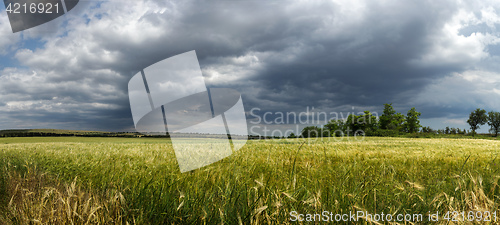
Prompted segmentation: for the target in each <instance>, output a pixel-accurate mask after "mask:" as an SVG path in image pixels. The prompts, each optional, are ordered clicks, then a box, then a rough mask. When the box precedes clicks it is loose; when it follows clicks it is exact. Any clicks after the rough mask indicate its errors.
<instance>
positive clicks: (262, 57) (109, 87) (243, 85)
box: [0, 1, 495, 129]
mask: <svg viewBox="0 0 500 225" xmlns="http://www.w3.org/2000/svg"><path fill="white" fill-rule="evenodd" d="M347 3H349V2H345V3H342V4H340V3H335V2H326V1H318V2H298V1H271V2H269V1H237V2H228V1H211V2H204V1H200V2H197V1H194V2H193V1H190V2H156V1H140V2H136V1H130V2H112V1H111V2H105V3H102V4H101V6H100V7H97V8H93V9H92V10H91V11H89V10H85V8H84V6H86V7H92V6H93V5H92V3H87V5H84V4H81V5H80V4H79V5H78V6H77V7H76V8H75V10H73V11H72V12H75V13H74V14H73V15H71V14H68V16H67V19H68V25H67V26H65V27H63V26H62V25H61V26H62V29H64V32H60V33H58V34H54V33H52V34H45V35H46V36H43V34H40V35H42V36H43V38H44V39H46V40H47V44H46V45H45V46H44V48H42V49H37V50H34V52H30V51H26V50H22V51H19V52H18V53H17V54H16V55H15V56H16V58H17V59H18V60H19V61H20V62H21V63H22V64H23V65H24V66H27V67H29V68H30V70H34V71H37V72H38V73H39V74H41V75H43V79H39V80H31V81H30V80H28V81H23V82H17V83H16V82H15V81H9V82H7V83H3V85H2V84H0V85H2V87H4V88H5V89H4V90H5V91H3V92H1V95H0V101H4V102H5V101H7V100H10V101H13V100H18V101H27V100H46V101H48V102H51V103H48V104H56V103H57V100H51V99H53V97H58V98H59V99H66V101H67V102H68V104H69V103H70V102H71V103H85V104H90V103H99V104H109V105H113V106H115V107H114V108H113V109H112V110H111V109H103V108H98V107H92V106H87V107H89V108H88V109H87V110H84V111H72V112H73V113H74V114H76V115H79V116H77V118H78V121H81V123H82V124H83V123H86V126H87V127H89V128H91V127H95V128H96V129H106V127H109V128H111V127H113V128H119V129H124V128H127V127H132V126H133V122H132V117H131V114H130V109H129V105H128V104H129V103H128V97H127V83H128V80H129V79H130V78H131V77H132V76H133V75H134V74H136V73H137V72H138V71H139V70H140V69H142V68H146V67H148V66H149V65H151V64H153V63H155V62H157V61H160V60H162V59H165V58H167V57H171V56H174V55H177V54H180V53H184V52H187V51H191V50H196V52H197V55H198V58H199V60H200V65H201V67H202V69H203V70H204V71H206V73H205V74H204V76H205V77H206V78H207V80H206V82H207V84H208V85H209V86H211V87H231V88H235V89H237V90H238V91H240V92H241V93H242V96H243V102H244V104H245V108H246V109H250V108H252V107H260V108H262V110H263V111H278V110H281V111H296V110H303V109H304V108H305V107H307V106H315V107H317V108H321V109H323V110H349V109H350V107H351V106H356V107H357V108H365V109H372V110H380V109H381V107H382V104H383V103H388V102H393V103H394V104H395V105H399V106H400V107H402V108H405V107H407V106H409V105H410V104H413V103H418V104H417V105H413V106H416V107H417V108H418V107H419V106H420V107H421V108H422V111H423V113H424V115H427V116H443V115H447V114H450V113H453V112H452V111H453V110H455V109H453V108H451V110H450V108H442V110H436V108H435V107H434V106H427V105H426V104H428V103H425V102H422V101H416V100H415V96H417V95H418V94H419V93H421V92H422V91H425V90H426V89H425V88H426V87H428V86H429V85H431V84H432V83H433V81H435V80H437V79H442V78H443V77H446V76H449V75H450V74H453V73H460V72H463V71H465V70H468V69H471V68H474V67H476V66H478V64H477V63H478V61H480V63H485V62H486V61H488V60H491V58H487V59H479V58H480V57H479V56H476V55H474V54H469V52H467V51H468V50H465V49H464V50H461V49H457V48H455V46H453V43H451V44H449V45H451V46H448V48H450V49H452V50H454V51H456V52H452V53H450V54H451V55H450V56H440V55H439V54H438V56H436V57H437V59H436V60H430V62H431V63H429V60H428V59H427V58H426V57H429V55H430V56H432V57H434V56H435V55H436V54H434V53H435V51H436V45H437V46H438V47H439V45H440V43H441V42H443V43H445V44H446V41H447V40H446V39H444V40H442V39H440V38H445V37H446V33H444V32H445V31H443V27H444V25H445V24H446V23H447V22H449V21H450V20H451V19H452V18H453V16H455V15H456V14H457V12H458V11H459V9H460V8H461V7H464V6H463V5H460V4H457V3H455V2H448V1H445V2H423V1H420V2H411V3H410V2H399V1H389V2H385V3H379V2H373V1H368V2H367V3H364V5H360V6H359V7H360V8H359V9H356V7H358V5H356V4H355V3H350V5H346V4H347ZM130 6H134V7H135V8H131V7H130ZM133 9H135V10H133ZM473 11H474V12H477V11H478V9H474V10H473ZM119 17H120V18H119ZM87 19H88V21H87ZM70 25H71V26H70ZM471 29H473V28H471ZM474 29H476V28H474ZM477 29H479V28H477ZM462 32H463V33H467V32H472V31H466V30H462ZM61 33H63V34H61ZM50 35H53V36H50ZM440 41H441V42H440ZM443 45H444V44H443ZM445 47H446V46H445ZM488 49H489V51H490V52H494V51H495V50H494V47H488ZM447 50H448V49H447ZM474 50H475V51H481V50H482V49H480V48H479V47H477V48H475V49H474ZM485 51H486V50H485ZM438 53H439V52H438ZM238 57H241V58H242V60H243V61H242V62H239V61H238V60H236V59H237V58H238ZM245 57H246V58H245ZM254 58H255V60H254ZM450 58H452V59H454V60H451V61H450ZM247 59H249V60H247ZM250 59H251V60H250ZM245 60H246V61H245ZM426 60H427V61H426ZM481 60H482V61H481ZM492 63H493V61H492V62H490V63H485V64H486V65H484V66H483V67H484V68H486V67H488V66H490V67H491V65H492ZM209 70H210V71H215V72H219V73H221V74H220V76H221V77H222V78H217V75H213V74H209V72H210V71H209ZM28 74H29V73H28ZM214 74H215V73H214ZM2 76H6V75H5V73H4V74H3V75H2ZM443 85H446V84H443ZM445 88H446V87H445ZM13 93H16V96H17V97H16V96H11V95H12V94H13ZM9 94H11V95H9ZM422 98H423V97H422ZM60 107H64V106H60ZM453 107H461V106H458V104H456V105H454V106H453ZM438 111H439V112H442V113H437V112H438ZM22 112H23V111H18V112H16V114H15V115H14V114H9V115H10V116H11V117H16V118H20V117H22V116H23V113H22ZM24 113H26V114H27V112H24ZM40 113H41V115H43V116H42V117H26V118H23V119H27V120H30V119H29V118H31V120H33V121H41V120H43V121H48V117H50V118H52V121H54V123H56V122H57V121H59V122H61V121H63V120H62V119H58V118H64V117H62V116H61V115H56V114H53V113H48V112H43V111H41V112H40ZM111 115H113V116H111ZM45 117H47V118H45ZM71 118H72V119H75V118H73V117H71ZM103 118H105V119H103ZM65 121H66V120H65ZM131 125H132V126H131Z"/></svg>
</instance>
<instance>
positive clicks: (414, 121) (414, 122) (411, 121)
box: [405, 107, 422, 133]
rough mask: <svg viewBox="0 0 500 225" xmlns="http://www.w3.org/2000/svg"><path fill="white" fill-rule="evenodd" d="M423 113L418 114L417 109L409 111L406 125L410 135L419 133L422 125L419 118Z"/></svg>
mask: <svg viewBox="0 0 500 225" xmlns="http://www.w3.org/2000/svg"><path fill="white" fill-rule="evenodd" d="M420 115H422V113H420V112H417V110H416V109H415V107H413V108H411V109H410V110H408V113H407V114H406V123H405V125H406V126H405V128H406V130H407V131H408V133H415V132H417V131H418V130H419V129H420V127H421V125H420V120H418V117H420Z"/></svg>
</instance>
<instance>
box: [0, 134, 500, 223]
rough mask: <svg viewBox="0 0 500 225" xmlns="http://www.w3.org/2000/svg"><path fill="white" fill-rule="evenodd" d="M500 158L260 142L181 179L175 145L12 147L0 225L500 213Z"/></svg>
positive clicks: (4, 168) (422, 146) (6, 156)
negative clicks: (295, 215) (293, 214)
mask: <svg viewBox="0 0 500 225" xmlns="http://www.w3.org/2000/svg"><path fill="white" fill-rule="evenodd" d="M499 149H500V142H498V141H494V140H479V139H409V138H365V139H364V140H362V141H355V140H354V139H344V140H342V141H338V140H314V139H306V140H304V139H284V140H257V141H248V143H247V144H246V146H245V147H243V148H242V149H241V150H239V151H237V152H236V153H234V154H232V155H231V156H229V157H227V158H225V159H223V160H221V161H219V162H216V163H214V164H211V165H209V166H206V167H203V168H201V169H198V170H194V171H192V172H187V173H180V172H179V168H178V164H177V160H176V158H175V154H174V150H173V148H172V146H171V144H170V141H168V140H167V139H159V138H157V139H156V138H148V139H145V138H75V137H65V138H2V139H0V170H1V171H0V172H1V173H0V174H1V175H0V176H1V179H0V211H1V212H3V213H0V223H7V224H8V223H20V224H25V223H30V221H31V223H42V224H67V223H71V222H73V223H75V224H85V223H87V222H88V223H101V224H114V223H116V222H119V223H124V224H125V223H127V222H128V223H130V224H134V223H135V224H165V223H166V224H171V223H175V224H193V223H195V224H200V223H206V224H220V223H225V224H240V223H242V224H257V223H264V224H266V223H278V224H283V223H285V224H286V223H292V222H291V221H290V219H291V216H290V212H291V211H296V212H298V213H302V214H304V213H321V212H323V211H325V210H326V211H329V212H332V213H346V212H347V213H348V212H349V211H352V212H355V211H358V210H363V211H367V212H370V213H381V212H383V213H384V214H387V213H390V214H405V213H409V214H415V213H421V214H423V215H424V218H427V215H428V212H432V213H435V212H436V211H439V212H441V213H443V212H447V211H460V212H461V211H464V212H467V211H490V212H493V211H497V215H500V210H498V209H499V204H500V187H499V185H498V184H499V179H500V157H499V153H500V150H499ZM47 190H53V191H52V192H51V193H50V194H47ZM70 190H73V192H71V191H70ZM74 193H79V194H74ZM75 196H76V197H75ZM78 196H80V197H78ZM21 199H28V200H29V201H28V200H26V201H21ZM58 199H59V200H58ZM60 199H63V200H64V199H66V200H64V201H62V200H60ZM89 199H91V200H89ZM63 202H69V203H68V204H65V203H63ZM87 202H88V203H87ZM85 204H87V206H86V205H85ZM42 205H44V206H46V207H41V206H42ZM73 208H74V210H73ZM92 212H93V213H92ZM50 213H53V214H50ZM47 215H54V217H56V219H54V218H51V216H47ZM369 222H370V221H367V220H366V219H362V220H361V221H358V222H351V223H357V224H359V223H369ZM371 222H374V221H371ZM399 223H401V224H404V223H405V222H404V221H403V222H399ZM440 223H448V221H444V220H441V221H440ZM457 223H463V221H462V222H457Z"/></svg>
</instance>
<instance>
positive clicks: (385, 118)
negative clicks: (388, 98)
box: [380, 103, 396, 129]
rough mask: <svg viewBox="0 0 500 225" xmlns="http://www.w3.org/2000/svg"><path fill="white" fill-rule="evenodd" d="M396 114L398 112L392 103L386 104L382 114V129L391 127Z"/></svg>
mask: <svg viewBox="0 0 500 225" xmlns="http://www.w3.org/2000/svg"><path fill="white" fill-rule="evenodd" d="M394 114H396V110H394V108H393V107H392V103H391V104H384V111H383V113H382V115H381V116H380V129H390V128H389V126H390V124H391V122H392V120H393V119H394Z"/></svg>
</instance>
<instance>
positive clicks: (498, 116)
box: [488, 111, 500, 137]
mask: <svg viewBox="0 0 500 225" xmlns="http://www.w3.org/2000/svg"><path fill="white" fill-rule="evenodd" d="M488 125H490V130H491V131H492V132H493V133H495V137H497V136H498V132H500V112H493V111H491V112H489V113H488Z"/></svg>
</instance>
